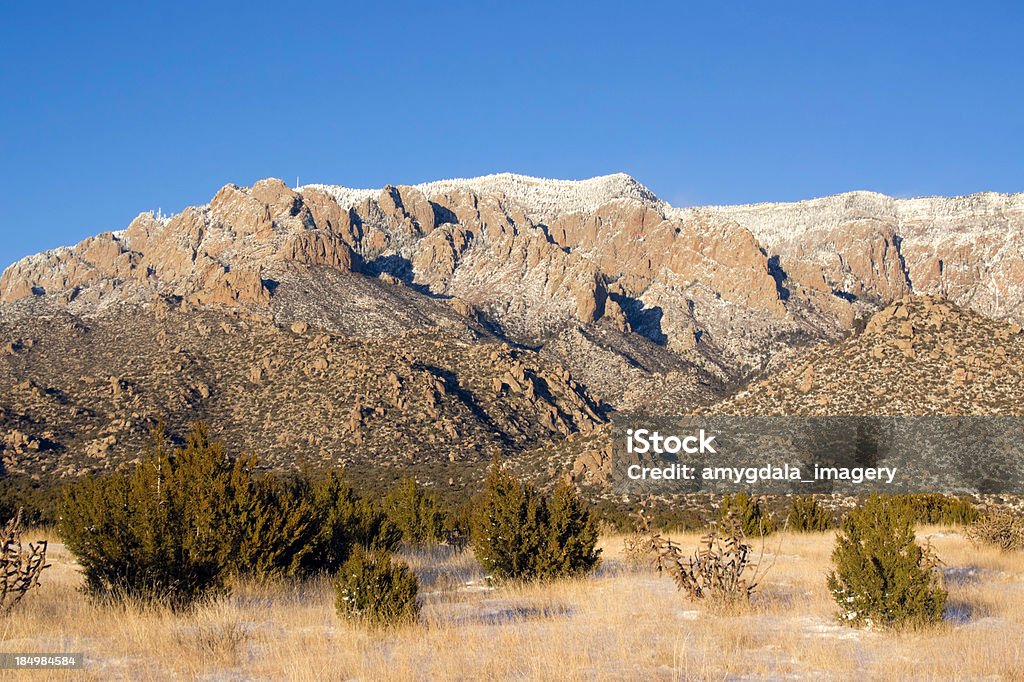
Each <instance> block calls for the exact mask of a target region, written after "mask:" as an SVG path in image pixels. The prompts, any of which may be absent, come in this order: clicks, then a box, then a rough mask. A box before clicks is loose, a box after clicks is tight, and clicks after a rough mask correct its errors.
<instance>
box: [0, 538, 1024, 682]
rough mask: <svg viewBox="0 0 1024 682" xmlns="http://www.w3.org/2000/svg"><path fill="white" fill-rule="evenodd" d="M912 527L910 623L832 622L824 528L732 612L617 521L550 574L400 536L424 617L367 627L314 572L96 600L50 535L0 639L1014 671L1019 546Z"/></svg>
mask: <svg viewBox="0 0 1024 682" xmlns="http://www.w3.org/2000/svg"><path fill="white" fill-rule="evenodd" d="M926 534H932V536H933V537H932V541H933V544H934V546H935V548H936V549H937V551H938V553H939V556H940V557H941V558H942V559H943V561H944V562H945V564H946V574H947V587H948V589H949V591H950V610H949V619H948V622H947V623H946V624H945V625H944V626H942V627H939V628H937V629H934V630H930V631H927V632H919V633H879V632H862V631H857V630H850V629H848V628H844V627H841V626H838V625H836V624H835V621H834V615H833V614H834V612H835V608H834V605H833V603H832V601H831V598H830V597H829V594H828V591H827V589H826V588H825V580H824V575H825V572H826V570H827V569H828V567H829V565H830V563H829V554H830V552H831V547H832V536H831V535H783V536H782V538H781V539H782V542H781V545H780V547H781V548H780V549H779V551H778V556H777V557H776V562H775V565H774V567H773V569H772V571H771V572H770V573H769V574H768V576H767V577H766V579H765V581H764V582H763V587H762V589H761V591H760V592H759V594H758V595H757V597H756V598H755V600H754V602H753V603H752V605H751V606H750V607H749V609H747V610H745V611H741V612H740V613H736V614H732V615H725V614H713V613H709V612H707V611H706V610H704V609H702V607H701V605H699V604H695V603H692V602H688V601H686V599H685V598H684V597H683V596H682V595H681V594H679V593H677V592H676V590H675V587H674V585H673V583H672V581H671V580H670V579H669V578H668V577H665V576H659V575H658V574H656V573H655V572H653V571H652V570H650V569H647V568H633V567H630V565H629V563H628V562H627V561H626V560H625V558H624V557H623V556H622V552H621V549H622V538H621V537H613V538H606V539H605V540H604V543H603V544H604V547H605V561H604V563H603V566H602V568H601V570H600V571H599V572H598V574H597V575H596V576H594V577H591V578H588V579H582V580H576V581H566V582H558V583H554V584H549V585H518V586H503V587H497V588H493V589H490V588H488V587H486V586H485V585H484V584H483V583H482V581H481V580H480V578H481V576H480V572H479V569H478V567H477V566H476V564H475V562H474V561H473V558H472V555H471V554H470V553H468V552H467V553H464V554H460V555H451V554H448V553H446V552H443V551H437V552H434V553H409V554H408V555H407V556H406V558H407V559H408V560H409V561H410V563H411V564H412V565H413V567H414V568H415V570H416V571H417V573H418V574H419V576H420V579H421V595H422V598H423V600H424V609H423V618H422V623H421V624H420V625H418V626H415V627H410V628H406V629H403V630H399V631H395V632H391V633H376V634H368V633H365V632H362V631H360V630H357V629H353V628H350V627H348V626H346V625H344V624H343V623H341V622H339V621H338V619H337V617H336V616H335V614H334V608H333V591H332V589H331V585H330V583H329V582H328V581H319V582H312V583H307V584H303V585H299V586H290V587H289V586H282V585H256V584H246V585H241V586H239V587H238V588H237V589H236V590H235V592H234V594H233V595H232V596H231V597H228V598H224V599H222V600H219V601H217V602H214V603H212V604H209V605H206V606H204V607H202V608H199V609H198V610H196V611H195V612H194V613H190V614H187V615H180V614H173V613H170V612H168V611H164V610H161V609H145V608H141V607H137V606H129V607H118V608H112V607H102V606H98V605H95V604H92V603H90V602H89V601H88V600H87V599H86V598H84V597H83V596H82V595H81V594H79V593H78V592H77V591H76V589H77V588H78V586H79V585H80V583H81V579H80V576H79V575H78V573H77V571H76V568H75V566H74V563H73V561H72V559H71V557H69V556H68V555H67V553H66V552H65V551H64V549H63V547H62V546H61V545H59V544H58V543H56V542H54V544H53V545H52V549H51V560H52V563H53V568H51V569H50V570H49V571H48V572H47V573H46V574H45V575H44V576H43V587H42V588H41V590H40V591H39V592H38V593H36V594H32V595H29V596H28V597H27V598H26V599H25V600H24V602H23V603H22V604H20V605H19V606H18V608H17V609H16V610H15V613H14V614H13V616H12V617H10V618H7V619H6V620H4V621H3V622H0V637H2V640H3V643H2V645H0V646H2V647H3V650H4V651H49V652H76V651H81V652H84V653H85V654H86V657H87V668H86V670H85V671H84V672H83V671H75V672H70V673H56V674H49V676H48V677H47V675H48V674H47V673H41V672H34V673H31V674H32V677H33V679H76V680H80V679H98V680H99V679H102V680H109V679H133V680H165V679H181V678H184V679H196V678H201V679H217V680H236V679H238V680H241V679H267V680H278V679H288V680H324V679H365V680H378V679H381V680H390V679H395V680H410V679H411V680H416V679H430V680H434V679H440V680H447V679H453V680H463V679H465V680H470V679H474V680H475V679H508V678H517V679H543V680H551V679H569V680H574V679H580V680H582V679H587V680H590V679H623V680H626V679H628V680H632V679H735V678H747V679H751V678H752V679H789V678H803V677H815V678H819V679H823V678H824V679H850V680H862V679H971V680H974V679H1024V678H1022V676H1021V673H1020V672H1019V670H1020V669H1021V668H1022V667H1024V553H1018V554H1015V555H1014V554H1001V553H999V552H998V551H995V550H991V551H990V550H985V549H981V550H978V549H975V548H973V547H972V546H971V545H970V544H969V543H968V542H966V541H965V540H964V539H963V538H962V537H961V536H960V535H959V534H958V533H957V532H955V531H950V530H944V529H938V528H932V529H922V531H921V533H919V536H921V537H923V536H924V535H926ZM676 539H677V540H680V541H682V542H683V543H684V544H686V545H693V544H695V543H696V540H697V536H696V535H692V536H682V535H677V536H676ZM776 543H777V540H775V539H773V540H772V542H770V543H769V547H768V551H769V553H773V552H774V550H775V548H776ZM28 674H29V673H26V675H28Z"/></svg>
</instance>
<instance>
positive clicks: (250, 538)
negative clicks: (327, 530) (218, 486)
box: [227, 475, 321, 578]
mask: <svg viewBox="0 0 1024 682" xmlns="http://www.w3.org/2000/svg"><path fill="white" fill-rule="evenodd" d="M320 516H321V510H318V509H317V508H316V506H315V505H314V501H313V497H312V494H311V493H310V486H309V482H308V480H306V479H305V478H303V477H295V476H274V475H271V476H266V477H264V478H262V479H259V480H251V481H247V482H246V485H244V486H239V487H238V488H237V490H236V496H235V499H234V504H233V510H232V515H231V518H232V524H231V527H230V529H229V532H228V533H227V534H228V535H229V536H230V537H231V544H232V552H231V558H232V563H233V566H234V569H235V571H236V572H237V573H238V574H240V575H247V576H271V577H285V578H293V577H299V576H302V575H305V574H306V573H307V572H308V564H309V563H310V561H309V555H310V554H311V553H312V552H314V551H315V549H316V545H315V543H314V540H315V538H316V537H317V536H318V534H319V533H320V531H321V526H320V524H319V521H320Z"/></svg>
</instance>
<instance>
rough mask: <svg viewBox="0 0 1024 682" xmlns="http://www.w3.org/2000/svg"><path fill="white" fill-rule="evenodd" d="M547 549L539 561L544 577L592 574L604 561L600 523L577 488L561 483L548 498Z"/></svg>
mask: <svg viewBox="0 0 1024 682" xmlns="http://www.w3.org/2000/svg"><path fill="white" fill-rule="evenodd" d="M545 507H546V512H547V513H546V531H547V543H546V545H547V551H545V552H544V553H543V554H542V555H541V556H540V557H538V561H539V562H540V563H541V566H540V571H539V572H540V573H541V575H543V576H552V577H554V576H566V575H573V574H577V573H589V572H590V571H592V570H594V568H596V567H597V564H598V562H599V561H600V560H601V559H600V555H601V552H600V550H598V549H595V548H596V546H597V523H596V522H595V521H594V520H593V519H592V518H591V517H590V514H589V513H588V512H587V509H586V507H585V506H584V504H583V501H582V500H580V496H579V495H578V494H577V492H576V489H575V488H573V487H572V486H571V485H570V484H568V483H565V482H561V483H559V484H558V485H557V486H555V490H554V492H552V494H551V496H550V497H548V498H547V499H546V500H545Z"/></svg>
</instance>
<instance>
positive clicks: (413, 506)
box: [384, 476, 445, 545]
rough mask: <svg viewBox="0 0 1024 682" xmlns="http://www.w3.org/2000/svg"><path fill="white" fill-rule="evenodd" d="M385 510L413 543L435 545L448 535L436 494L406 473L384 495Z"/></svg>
mask: <svg viewBox="0 0 1024 682" xmlns="http://www.w3.org/2000/svg"><path fill="white" fill-rule="evenodd" d="M384 511H385V512H386V513H387V515H388V518H389V519H390V520H391V522H392V523H393V524H394V525H395V526H396V527H397V528H398V530H400V531H401V533H402V541H403V542H406V543H409V544H412V545H427V544H436V543H439V542H441V541H442V540H444V538H445V516H444V513H443V512H442V510H441V505H440V503H439V502H438V500H437V497H436V496H434V495H432V494H430V493H428V492H426V491H425V490H423V488H422V487H420V486H419V485H418V484H417V483H416V479H414V478H412V477H411V476H406V477H404V478H403V479H402V480H400V481H399V482H398V483H396V484H395V485H394V486H393V487H392V488H391V489H390V490H388V493H387V495H385V496H384Z"/></svg>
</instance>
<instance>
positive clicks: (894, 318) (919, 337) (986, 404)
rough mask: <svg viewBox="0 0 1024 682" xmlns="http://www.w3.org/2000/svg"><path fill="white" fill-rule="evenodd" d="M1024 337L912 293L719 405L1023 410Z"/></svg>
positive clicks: (853, 411)
mask: <svg viewBox="0 0 1024 682" xmlns="http://www.w3.org/2000/svg"><path fill="white" fill-rule="evenodd" d="M1022 406H1024V336H1022V335H1021V328H1020V326H1019V325H1017V324H1016V323H1012V322H1000V321H996V320H991V319H988V318H986V317H983V316H982V315H979V314H978V313H976V312H973V311H971V310H966V309H963V308H960V307H958V306H955V305H952V304H950V303H947V302H946V301H944V300H942V299H939V298H935V297H909V298H905V299H903V300H901V301H900V302H899V303H896V304H893V305H892V306H890V307H888V308H886V309H885V310H883V311H881V312H879V313H877V314H876V315H875V316H874V317H872V318H871V319H870V321H869V322H868V324H867V326H866V327H865V329H864V331H863V332H862V333H859V334H855V335H853V336H851V337H850V338H849V339H847V340H845V341H843V342H842V343H839V344H836V345H822V346H819V347H817V348H814V349H813V350H810V351H808V352H807V353H806V354H805V355H804V356H803V357H801V358H800V359H799V361H797V362H794V363H792V364H791V365H790V366H788V367H787V368H785V369H784V370H782V371H780V372H778V373H775V374H772V375H770V376H767V377H765V378H763V379H761V380H759V381H757V382H755V383H754V384H753V385H751V386H750V387H748V388H746V389H744V390H742V391H740V392H739V393H737V394H736V395H735V396H733V397H731V398H729V399H728V400H725V401H723V402H722V403H719V404H717V405H715V406H713V407H712V408H709V409H708V411H709V412H713V413H715V414H756V415H933V414H950V415H1020V414H1022V413H1024V407H1022Z"/></svg>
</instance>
